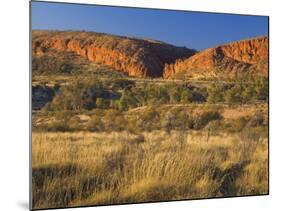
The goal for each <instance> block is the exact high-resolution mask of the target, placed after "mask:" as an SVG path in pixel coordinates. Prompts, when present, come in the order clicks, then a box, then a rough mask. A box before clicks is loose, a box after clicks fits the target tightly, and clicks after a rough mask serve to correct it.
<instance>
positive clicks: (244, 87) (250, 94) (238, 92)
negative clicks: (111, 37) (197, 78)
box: [207, 77, 269, 104]
mask: <svg viewBox="0 0 281 211" xmlns="http://www.w3.org/2000/svg"><path fill="white" fill-rule="evenodd" d="M268 88H269V87H268V79H267V78H266V77H260V78H256V79H255V80H250V81H247V82H243V81H237V82H236V83H234V85H220V84H212V85H211V86H210V87H208V89H207V92H208V97H207V101H208V102H209V103H222V102H224V103H229V104H233V103H239V104H245V103H251V102H253V101H257V100H258V101H268Z"/></svg>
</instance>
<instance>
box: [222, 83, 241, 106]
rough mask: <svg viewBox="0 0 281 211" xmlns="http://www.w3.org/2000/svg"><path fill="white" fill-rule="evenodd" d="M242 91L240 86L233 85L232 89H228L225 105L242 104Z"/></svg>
mask: <svg viewBox="0 0 281 211" xmlns="http://www.w3.org/2000/svg"><path fill="white" fill-rule="evenodd" d="M242 91H243V88H242V86H241V85H240V84H238V85H234V86H233V87H232V88H230V89H228V90H227V92H226V94H225V96H224V99H225V101H226V102H227V103H229V104H231V103H240V104H242V103H243V101H242Z"/></svg>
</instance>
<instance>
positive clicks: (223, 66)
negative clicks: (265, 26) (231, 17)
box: [163, 37, 268, 78]
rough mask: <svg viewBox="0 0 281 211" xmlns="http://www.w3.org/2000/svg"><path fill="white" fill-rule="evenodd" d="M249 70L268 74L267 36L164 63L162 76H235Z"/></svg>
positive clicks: (210, 49)
mask: <svg viewBox="0 0 281 211" xmlns="http://www.w3.org/2000/svg"><path fill="white" fill-rule="evenodd" d="M247 71H248V72H249V71H253V72H256V73H258V74H262V75H267V74H268V37H258V38H254V39H249V40H242V41H238V42H233V43H229V44H225V45H221V46H217V47H215V48H209V49H206V50H204V51H202V52H200V53H197V54H195V55H194V56H191V57H190V58H187V59H179V60H177V61H176V62H175V63H174V64H167V65H165V69H164V73H163V76H164V78H170V77H173V76H174V75H176V74H178V75H180V74H179V73H182V74H184V75H185V77H190V78H204V77H205V78H206V77H214V76H217V75H218V74H227V75H230V76H235V75H239V74H240V73H244V72H247Z"/></svg>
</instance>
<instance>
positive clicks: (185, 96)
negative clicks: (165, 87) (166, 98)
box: [180, 89, 192, 104]
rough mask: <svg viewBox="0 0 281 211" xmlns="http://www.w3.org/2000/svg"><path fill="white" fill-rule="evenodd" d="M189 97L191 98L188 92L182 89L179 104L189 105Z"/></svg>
mask: <svg viewBox="0 0 281 211" xmlns="http://www.w3.org/2000/svg"><path fill="white" fill-rule="evenodd" d="M191 97H192V94H191V93H190V91H189V90H188V89H183V90H182V91H181V97H180V102H181V103H183V104H187V103H190V101H191V100H190V99H191Z"/></svg>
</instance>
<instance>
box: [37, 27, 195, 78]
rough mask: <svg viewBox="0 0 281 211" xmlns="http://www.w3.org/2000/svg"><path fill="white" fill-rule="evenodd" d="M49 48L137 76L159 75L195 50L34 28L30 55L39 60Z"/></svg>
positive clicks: (135, 40) (140, 40)
mask: <svg viewBox="0 0 281 211" xmlns="http://www.w3.org/2000/svg"><path fill="white" fill-rule="evenodd" d="M50 51H52V52H54V51H56V52H57V53H60V52H71V53H75V54H76V55H79V56H80V58H81V60H83V59H82V58H87V59H88V61H90V62H92V63H97V64H102V65H106V66H108V67H110V68H113V69H114V70H117V71H121V72H125V73H127V74H128V75H129V76H139V77H161V76H162V75H163V69H164V66H165V64H171V63H174V62H175V60H176V59H180V58H188V57H190V56H191V55H193V54H194V53H195V52H196V51H195V50H192V49H188V48H185V47H175V46H172V45H169V44H166V43H163V42H159V41H154V40H145V39H137V38H129V37H121V36H114V35H109V34H102V33H95V32H83V31H41V30H34V31H33V32H32V54H33V57H34V58H38V59H40V58H41V57H42V56H45V55H46V54H47V55H48V54H50ZM52 54H55V53H52ZM75 63H76V64H79V63H81V62H77V58H75ZM82 63H85V62H82Z"/></svg>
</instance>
